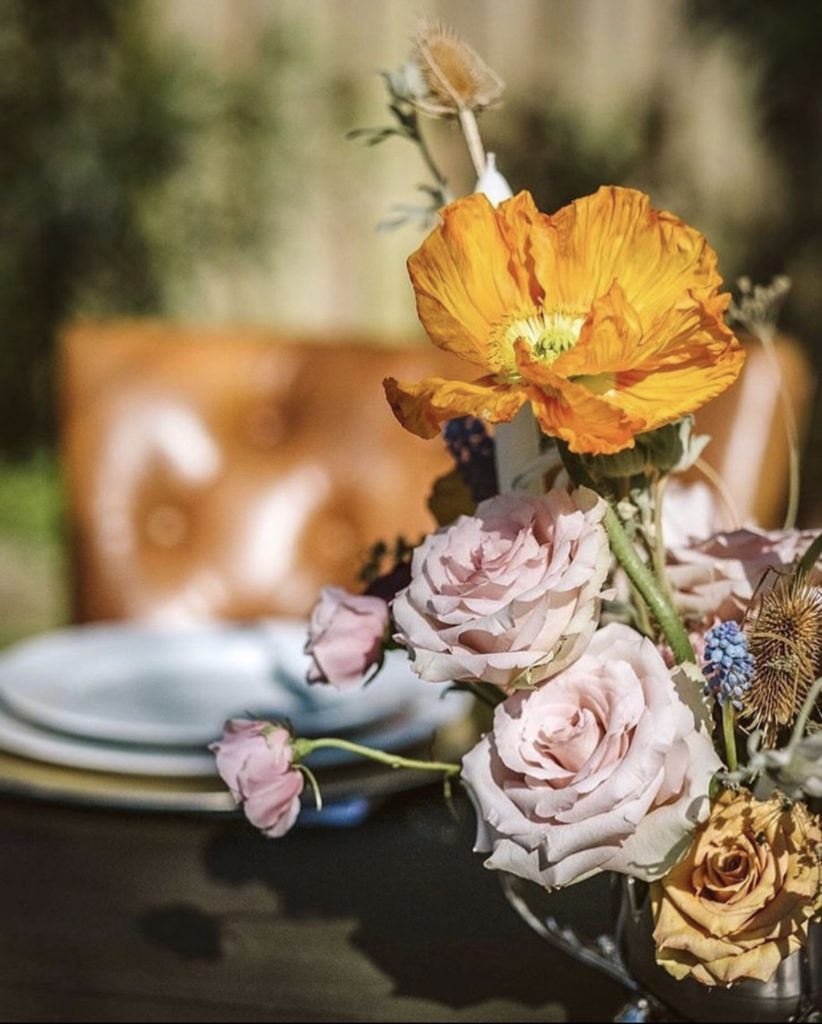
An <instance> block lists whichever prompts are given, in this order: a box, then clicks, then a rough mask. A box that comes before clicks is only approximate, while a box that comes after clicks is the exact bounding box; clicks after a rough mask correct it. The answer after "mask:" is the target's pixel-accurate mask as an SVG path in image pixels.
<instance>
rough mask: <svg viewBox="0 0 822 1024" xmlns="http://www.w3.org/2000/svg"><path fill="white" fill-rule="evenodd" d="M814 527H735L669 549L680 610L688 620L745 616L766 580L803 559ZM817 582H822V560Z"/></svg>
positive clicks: (674, 588) (813, 535)
mask: <svg viewBox="0 0 822 1024" xmlns="http://www.w3.org/2000/svg"><path fill="white" fill-rule="evenodd" d="M815 536H816V534H815V532H814V531H813V530H754V529H747V530H733V531H730V532H724V533H716V534H714V535H713V536H712V537H708V538H707V539H706V540H703V541H700V542H697V543H693V544H688V545H679V546H676V547H673V548H671V549H670V550H669V552H668V579H669V581H670V584H671V588H672V590H673V595H674V603H675V605H676V607H677V610H678V611H680V612H681V613H682V614H683V615H685V616H686V617H688V618H689V619H692V620H693V619H709V620H711V621H713V620H714V619H734V620H736V621H737V622H739V621H741V619H742V616H743V615H744V613H745V610H746V608H747V607H748V603H749V602H750V600H751V598H752V597H753V595H754V592H755V591H756V589H757V587H759V586H760V585H761V584H762V583H763V581H764V585H765V589H767V588H768V586H770V585H772V584H773V582H774V581H775V580H776V579H777V578H778V577H777V576H776V575H775V574H774V573H773V572H769V571H768V570H770V569H775V570H777V572H781V573H785V572H787V571H788V570H789V569H790V568H791V565H792V563H793V562H794V560H795V559H797V558H801V556H802V555H803V554H804V553H805V551H806V550H807V549H808V547H809V546H810V544H811V542H812V541H813V540H814V537H815ZM813 582H815V583H817V584H818V583H820V582H822V571H821V570H820V563H817V569H816V572H815V574H814V579H813Z"/></svg>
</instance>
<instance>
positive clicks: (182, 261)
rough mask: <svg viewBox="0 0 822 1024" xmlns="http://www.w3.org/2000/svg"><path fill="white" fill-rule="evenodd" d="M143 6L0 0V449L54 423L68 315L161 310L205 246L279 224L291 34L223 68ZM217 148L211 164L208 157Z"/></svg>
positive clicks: (33, 438)
mask: <svg viewBox="0 0 822 1024" xmlns="http://www.w3.org/2000/svg"><path fill="white" fill-rule="evenodd" d="M148 10H149V9H148V7H147V6H146V5H145V4H143V3H142V2H141V0H83V2H82V3H78V2H76V0H36V2H34V3H32V2H31V0H3V3H2V4H0V133H2V137H3V140H4V141H3V147H2V149H0V192H1V193H2V196H3V202H2V205H1V206H0V337H2V344H0V453H3V454H5V455H6V456H9V455H11V456H20V455H25V454H27V453H30V452H31V451H33V450H34V449H35V448H36V447H37V446H39V445H40V444H42V443H44V442H45V443H47V444H48V443H50V442H51V441H52V440H53V437H54V427H55V423H54V420H55V408H56V405H55V400H54V386H53V384H54V382H53V359H52V354H53V349H54V343H55V333H56V331H57V329H58V328H59V325H60V324H61V323H62V322H64V321H65V320H66V319H67V318H68V317H70V316H73V315H77V314H80V315H83V314H88V315H140V314H162V313H163V312H164V310H165V309H166V305H167V297H168V293H169V290H170V289H172V288H174V287H175V286H179V282H180V278H181V277H183V278H184V277H185V275H187V274H191V273H193V272H194V270H195V269H196V267H197V266H198V264H199V262H200V260H201V259H202V258H203V256H204V254H213V252H214V251H219V252H220V253H221V254H222V256H223V258H244V257H245V256H246V255H247V254H248V253H249V252H251V253H253V250H254V247H255V245H256V244H257V243H258V242H260V241H261V240H262V239H263V238H266V239H268V237H269V233H270V231H271V220H270V218H268V217H267V216H266V212H267V211H268V210H270V209H271V206H272V203H273V202H274V198H275V197H274V195H273V190H272V188H271V168H270V159H269V158H268V157H267V153H268V148H270V143H271V140H272V138H273V137H275V136H276V132H277V128H278V123H277V110H276V104H275V103H274V100H273V95H274V94H273V92H272V90H271V82H270V78H271V69H272V67H275V66H277V65H278V64H279V62H281V61H282V60H283V59H284V58H285V55H286V50H285V49H284V47H283V45H282V42H281V40H280V39H279V38H269V37H266V38H264V39H262V40H261V43H260V60H258V61H256V62H253V63H252V64H251V65H250V67H249V68H248V69H246V70H245V71H243V72H238V73H237V74H235V75H233V76H231V75H228V74H220V73H218V72H217V71H215V70H214V69H213V68H211V67H206V66H205V65H204V63H203V61H204V58H203V56H202V55H196V54H195V53H194V51H193V50H191V49H189V48H187V47H186V46H185V44H183V43H180V42H178V41H176V40H175V39H173V38H171V37H164V38H162V39H159V40H158V39H157V38H155V37H154V36H152V35H151V33H150V26H149V25H148V24H147V14H148ZM215 135H216V136H218V141H219V142H220V145H219V146H217V147H215V146H214V145H212V143H213V142H214V137H215ZM214 150H216V151H218V152H219V153H220V154H223V156H221V159H222V160H223V161H224V166H221V167H220V168H219V169H218V170H217V171H216V172H215V171H214V168H213V167H210V166H205V165H206V164H207V159H208V157H207V154H209V153H211V152H213V151H214ZM212 159H213V157H212Z"/></svg>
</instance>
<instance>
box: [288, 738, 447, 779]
mask: <svg viewBox="0 0 822 1024" xmlns="http://www.w3.org/2000/svg"><path fill="white" fill-rule="evenodd" d="M329 748H330V749H335V750H346V751H348V753H350V754H356V755H357V756H358V757H365V758H368V759H369V760H371V761H378V762H379V763H380V764H386V765H388V767H389V768H412V769H415V770H417V771H429V772H440V773H442V774H444V775H445V776H446V777H449V776H451V775H458V774H459V773H460V771H461V768H460V765H458V764H454V763H453V762H450V761H418V760H416V759H415V758H411V757H400V756H399V755H398V754H389V753H387V752H386V751H384V750H375V749H374V748H373V747H364V746H363V745H362V744H361V743H352V742H351V741H350V740H341V739H337V737H335V736H323V737H321V738H319V739H316V740H309V739H304V738H300V739H296V740H294V741H293V743H292V749H293V751H294V757H295V760H302V759H303V758H304V757H308V755H309V754H313V753H314V751H315V750H327V749H329Z"/></svg>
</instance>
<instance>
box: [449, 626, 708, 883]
mask: <svg viewBox="0 0 822 1024" xmlns="http://www.w3.org/2000/svg"><path fill="white" fill-rule="evenodd" d="M462 764H463V771H462V777H463V781H464V782H465V784H466V786H467V787H468V789H469V792H470V793H471V795H472V797H473V799H474V802H475V804H476V806H477V810H478V832H477V843H476V849H477V850H480V851H483V852H489V853H490V857H489V858H488V859H487V860H486V861H485V865H486V867H489V868H498V869H502V870H504V871H510V872H512V873H513V874H515V875H519V876H520V877H522V878H528V879H531V880H532V881H534V882H538V883H539V884H540V885H544V886H558V885H570V884H571V883H572V882H576V881H579V880H581V879H582V878H585V877H587V876H588V875H590V874H593V873H595V872H597V871H618V872H621V873H623V874H626V875H633V876H634V877H635V878H641V879H644V880H646V881H650V880H652V879H655V878H659V877H661V876H662V875H664V874H665V872H666V871H667V870H668V869H669V868H670V867H671V866H672V864H673V863H674V862H675V861H676V860H677V858H678V857H679V856H681V853H682V847H681V843H682V842H683V840H687V837H688V836H689V835H690V834H691V833H692V832H693V830H694V827H695V826H696V824H697V823H698V822H699V821H700V820H701V819H702V818H703V817H704V816H705V815H706V814H707V812H708V786H709V784H710V781H711V777H712V776H713V774H714V772H716V771H717V770H718V769H719V768H720V767H721V763H720V760H719V758H718V757H717V755H716V753H715V751H714V748H713V744H712V743H711V740H710V738H709V737H708V735H707V733H706V731H705V730H704V728H703V727H702V726H701V723H700V722H699V721H698V720H697V719H696V718H695V716H694V713H693V711H692V710H691V709H690V708H689V707H688V706H687V705H686V704H685V703H684V701H683V700H682V698H681V697H680V696H679V693H678V691H677V688H676V686H675V684H674V681H673V679H672V677H671V674H670V673H669V671H668V669H667V667H666V666H665V663H664V662H663V660H662V658H661V656H660V654H659V652H658V651H657V649H656V648H655V647H654V645H653V643H652V642H651V641H650V640H647V639H645V638H644V637H642V636H640V634H639V633H636V632H634V630H632V629H630V628H629V627H628V626H623V625H621V624H619V623H613V624H611V625H609V626H605V627H604V629H601V630H599V632H597V633H595V634H594V637H593V639H592V640H591V643H590V645H589V647H588V650H587V651H586V652H585V654H583V655H582V657H581V658H580V659H579V660H578V661H575V662H574V664H573V665H570V666H569V667H568V668H566V669H565V671H564V672H561V673H560V674H559V675H557V676H554V677H553V679H551V680H550V681H549V682H548V683H546V684H545V685H544V686H541V687H540V688H539V689H536V690H521V691H520V692H518V693H517V694H515V695H514V696H512V697H509V698H508V699H507V700H506V701H504V702H503V703H502V704H499V705H498V706H497V708H496V710H495V712H494V725H493V729H492V730H491V732H490V733H489V734H488V735H487V736H485V737H484V738H483V739H482V740H480V742H479V743H478V744H477V745H476V746H475V747H474V749H473V750H471V751H470V752H469V753H468V754H466V756H465V757H464V758H463V762H462Z"/></svg>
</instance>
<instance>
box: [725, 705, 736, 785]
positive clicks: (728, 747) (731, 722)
mask: <svg viewBox="0 0 822 1024" xmlns="http://www.w3.org/2000/svg"><path fill="white" fill-rule="evenodd" d="M735 725H736V712H735V711H734V706H733V704H732V703H731V702H730V701H726V702H725V706H724V707H723V708H722V735H723V737H724V739H725V757H726V760H727V762H728V771H729V772H735V771H736V769H737V768H738V767H739V761H738V760H737V756H736V735H735V733H734V727H735Z"/></svg>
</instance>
